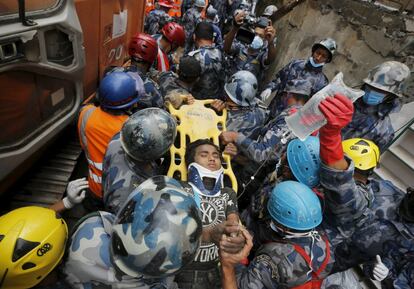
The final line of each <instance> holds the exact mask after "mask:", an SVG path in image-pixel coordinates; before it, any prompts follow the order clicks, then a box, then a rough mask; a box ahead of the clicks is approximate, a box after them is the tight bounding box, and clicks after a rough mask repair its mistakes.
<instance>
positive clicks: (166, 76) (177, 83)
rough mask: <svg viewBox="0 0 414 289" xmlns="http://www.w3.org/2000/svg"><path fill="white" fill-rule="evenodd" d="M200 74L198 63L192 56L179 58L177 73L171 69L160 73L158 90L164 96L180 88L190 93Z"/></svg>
mask: <svg viewBox="0 0 414 289" xmlns="http://www.w3.org/2000/svg"><path fill="white" fill-rule="evenodd" d="M200 74H201V66H200V63H199V62H198V61H197V59H195V58H194V57H192V56H183V57H181V58H180V63H179V65H178V71H177V73H174V72H172V71H168V72H163V73H161V74H160V77H159V79H160V91H161V94H162V96H163V97H164V98H165V97H166V96H167V94H168V93H169V92H171V91H173V90H176V89H180V90H182V91H184V92H185V93H187V94H191V92H192V88H193V85H194V83H195V82H196V81H197V80H198V78H199V77H200Z"/></svg>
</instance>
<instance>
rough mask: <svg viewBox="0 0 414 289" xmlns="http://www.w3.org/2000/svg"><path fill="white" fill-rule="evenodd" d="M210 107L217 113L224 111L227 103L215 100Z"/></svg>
mask: <svg viewBox="0 0 414 289" xmlns="http://www.w3.org/2000/svg"><path fill="white" fill-rule="evenodd" d="M210 105H211V108H213V109H214V110H215V111H217V112H221V111H223V109H224V108H225V107H226V103H225V102H224V101H222V100H220V99H215V100H213V102H212V103H211V104H210Z"/></svg>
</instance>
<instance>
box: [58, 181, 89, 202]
mask: <svg viewBox="0 0 414 289" xmlns="http://www.w3.org/2000/svg"><path fill="white" fill-rule="evenodd" d="M88 187H89V185H88V180H87V179H86V178H82V179H77V180H73V181H71V182H69V184H68V187H67V188H66V193H67V196H66V197H64V198H63V200H62V201H63V205H64V206H65V208H66V209H71V208H73V207H74V206H75V205H76V204H80V203H82V201H83V199H84V198H85V194H86V191H85V190H86V189H87V188H88Z"/></svg>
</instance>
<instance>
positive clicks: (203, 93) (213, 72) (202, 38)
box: [188, 22, 224, 99]
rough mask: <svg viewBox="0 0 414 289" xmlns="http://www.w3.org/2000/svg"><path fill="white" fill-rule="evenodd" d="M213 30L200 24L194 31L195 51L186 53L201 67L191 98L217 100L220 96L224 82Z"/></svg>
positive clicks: (220, 54)
mask: <svg viewBox="0 0 414 289" xmlns="http://www.w3.org/2000/svg"><path fill="white" fill-rule="evenodd" d="M213 36H214V30H213V27H212V26H211V24H210V23H208V22H200V23H198V24H197V26H196V28H195V30H194V35H193V38H194V42H195V45H196V47H197V50H194V51H191V52H189V53H188V55H189V56H193V57H195V58H196V59H197V60H198V61H199V62H200V65H201V76H200V79H199V80H198V81H197V82H196V83H195V84H194V87H193V91H192V93H193V96H194V97H195V98H196V99H215V98H217V99H219V98H220V97H221V96H222V88H223V81H224V74H223V67H222V52H221V50H220V49H218V48H217V47H215V45H214V42H213Z"/></svg>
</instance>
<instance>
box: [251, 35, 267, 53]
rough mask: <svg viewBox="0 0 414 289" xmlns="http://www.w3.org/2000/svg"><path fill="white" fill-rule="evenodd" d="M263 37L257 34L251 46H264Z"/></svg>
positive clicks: (258, 47) (259, 47) (254, 48)
mask: <svg viewBox="0 0 414 289" xmlns="http://www.w3.org/2000/svg"><path fill="white" fill-rule="evenodd" d="M263 44H264V43H263V39H262V38H261V37H260V36H257V35H256V36H255V37H254V38H253V41H252V43H250V48H251V49H253V50H259V49H261V48H262V47H263Z"/></svg>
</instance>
